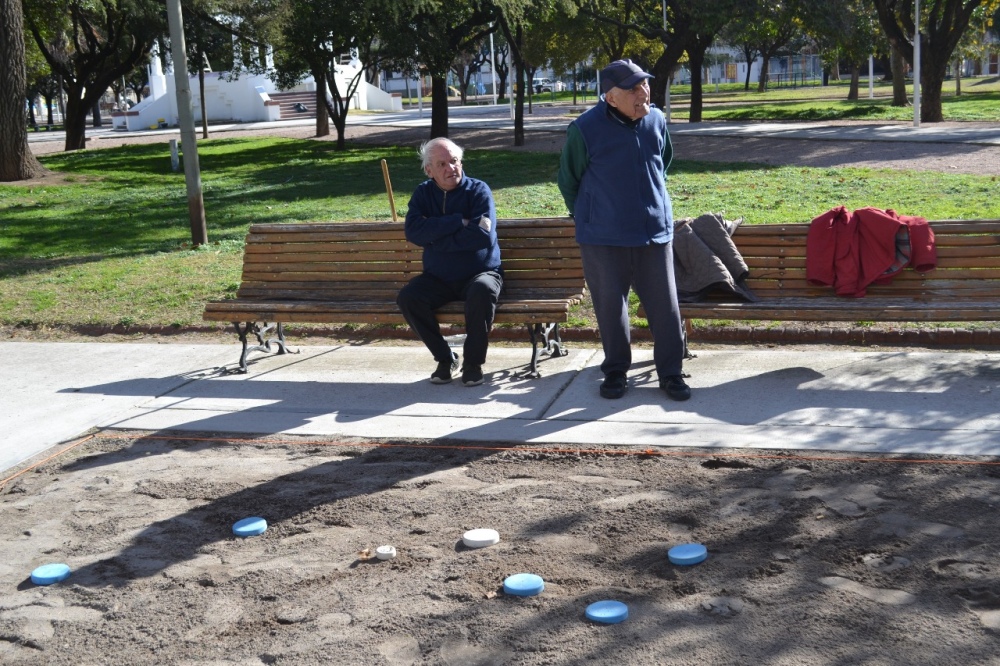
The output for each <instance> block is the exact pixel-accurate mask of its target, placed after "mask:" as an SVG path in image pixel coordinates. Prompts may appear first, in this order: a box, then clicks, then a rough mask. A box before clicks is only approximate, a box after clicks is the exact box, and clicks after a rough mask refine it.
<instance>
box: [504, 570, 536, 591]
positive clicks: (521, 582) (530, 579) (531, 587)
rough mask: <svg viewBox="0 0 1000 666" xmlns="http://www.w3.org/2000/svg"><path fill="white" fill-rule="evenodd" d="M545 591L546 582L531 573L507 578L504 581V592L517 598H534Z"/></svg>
mask: <svg viewBox="0 0 1000 666" xmlns="http://www.w3.org/2000/svg"><path fill="white" fill-rule="evenodd" d="M544 589H545V581H544V580H542V577H541V576H536V575H535V574H530V573H519V574H514V575H513V576H507V578H505V579H504V581H503V591H504V592H506V593H507V594H513V595H514V596H516V597H533V596H535V595H536V594H540V593H541V592H542V590H544Z"/></svg>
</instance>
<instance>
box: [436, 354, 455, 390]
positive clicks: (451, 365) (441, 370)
mask: <svg viewBox="0 0 1000 666" xmlns="http://www.w3.org/2000/svg"><path fill="white" fill-rule="evenodd" d="M457 370H458V354H456V353H455V352H452V353H451V360H450V361H440V362H438V367H437V370H435V371H434V372H433V373H432V374H431V383H432V384H448V383H450V382H451V375H452V374H453V373H454V372H456V371H457Z"/></svg>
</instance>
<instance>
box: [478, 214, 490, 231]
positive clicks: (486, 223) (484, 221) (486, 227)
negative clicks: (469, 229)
mask: <svg viewBox="0 0 1000 666" xmlns="http://www.w3.org/2000/svg"><path fill="white" fill-rule="evenodd" d="M492 226H493V222H492V221H491V220H490V216H489V215H483V216H482V217H481V218H479V228H480V229H482V230H483V231H485V232H487V233H489V231H490V228H491V227H492Z"/></svg>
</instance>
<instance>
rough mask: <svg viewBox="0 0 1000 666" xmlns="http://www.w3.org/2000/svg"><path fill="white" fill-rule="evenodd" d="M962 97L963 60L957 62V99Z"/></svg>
mask: <svg viewBox="0 0 1000 666" xmlns="http://www.w3.org/2000/svg"><path fill="white" fill-rule="evenodd" d="M961 96H962V59H961V58H958V59H956V60H955V97H961Z"/></svg>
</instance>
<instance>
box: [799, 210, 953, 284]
mask: <svg viewBox="0 0 1000 666" xmlns="http://www.w3.org/2000/svg"><path fill="white" fill-rule="evenodd" d="M936 265H937V250H936V248H935V245H934V232H933V231H932V230H931V228H930V225H929V224H928V223H927V220H926V219H924V218H922V217H912V216H901V215H899V214H898V213H896V211H894V210H880V209H878V208H859V209H858V210H856V211H854V213H852V214H848V212H847V208H845V207H844V206H838V207H836V208H833V209H831V210H829V211H827V212H826V213H823V214H822V215H820V216H819V217H817V218H816V219H814V220H813V221H812V223H811V224H810V225H809V233H808V235H807V236H806V279H807V280H808V281H809V283H810V284H814V285H820V286H832V287H833V289H834V292H835V293H836V294H837V295H838V296H851V297H855V298H858V297H861V296H864V295H865V293H866V290H867V288H868V286H869V285H871V284H873V283H875V284H884V283H887V282H891V281H892V278H893V276H895V275H896V274H897V273H899V271H901V270H903V268H905V267H906V266H912V267H913V268H914V269H916V270H918V271H920V272H922V273H924V272H927V271H929V270H932V269H933V268H934V267H935V266H936Z"/></svg>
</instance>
